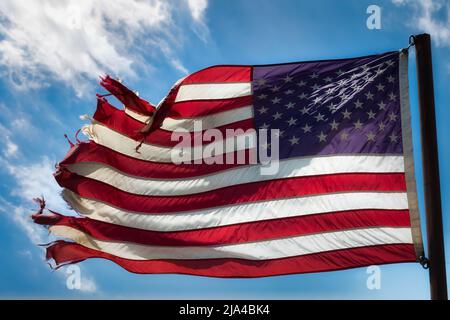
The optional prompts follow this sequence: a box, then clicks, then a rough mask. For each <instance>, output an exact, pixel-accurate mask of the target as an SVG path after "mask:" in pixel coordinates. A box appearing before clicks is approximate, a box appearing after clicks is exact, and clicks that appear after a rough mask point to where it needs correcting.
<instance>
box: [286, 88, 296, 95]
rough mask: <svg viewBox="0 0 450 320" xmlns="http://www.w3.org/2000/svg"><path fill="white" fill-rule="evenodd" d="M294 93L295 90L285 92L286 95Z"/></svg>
mask: <svg viewBox="0 0 450 320" xmlns="http://www.w3.org/2000/svg"><path fill="white" fill-rule="evenodd" d="M293 93H294V90H291V89H289V90H286V91H285V92H284V94H285V95H288V94H293Z"/></svg>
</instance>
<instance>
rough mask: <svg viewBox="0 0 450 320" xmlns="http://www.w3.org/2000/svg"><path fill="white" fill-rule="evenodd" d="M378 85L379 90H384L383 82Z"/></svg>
mask: <svg viewBox="0 0 450 320" xmlns="http://www.w3.org/2000/svg"><path fill="white" fill-rule="evenodd" d="M376 87H377V89H378V91H384V87H385V86H384V85H383V84H381V83H379V84H378V85H377V86H376Z"/></svg>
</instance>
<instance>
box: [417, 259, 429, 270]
mask: <svg viewBox="0 0 450 320" xmlns="http://www.w3.org/2000/svg"><path fill="white" fill-rule="evenodd" d="M419 263H420V265H421V266H422V268H424V269H429V268H430V260H428V258H427V257H424V256H420V257H419Z"/></svg>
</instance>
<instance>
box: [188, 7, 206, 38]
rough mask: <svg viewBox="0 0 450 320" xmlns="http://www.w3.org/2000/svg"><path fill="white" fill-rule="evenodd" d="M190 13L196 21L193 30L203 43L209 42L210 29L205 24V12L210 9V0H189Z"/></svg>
mask: <svg viewBox="0 0 450 320" xmlns="http://www.w3.org/2000/svg"><path fill="white" fill-rule="evenodd" d="M188 7H189V11H190V12H191V16H192V18H193V19H194V21H195V24H194V25H193V30H194V32H195V33H196V34H197V36H198V37H199V38H200V39H202V40H203V41H205V42H206V41H207V38H208V36H209V29H208V27H207V26H206V22H205V12H206V8H207V7H208V0H188Z"/></svg>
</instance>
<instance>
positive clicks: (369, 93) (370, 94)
mask: <svg viewBox="0 0 450 320" xmlns="http://www.w3.org/2000/svg"><path fill="white" fill-rule="evenodd" d="M365 95H366V98H367V100H373V94H372V92H370V91H369V92H367V93H366V94H365Z"/></svg>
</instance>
